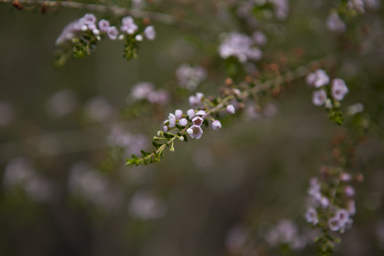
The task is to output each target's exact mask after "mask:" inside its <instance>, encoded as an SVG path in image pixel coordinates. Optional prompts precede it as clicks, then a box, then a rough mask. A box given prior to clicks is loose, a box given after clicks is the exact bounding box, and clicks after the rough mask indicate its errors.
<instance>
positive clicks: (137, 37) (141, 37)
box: [135, 35, 143, 42]
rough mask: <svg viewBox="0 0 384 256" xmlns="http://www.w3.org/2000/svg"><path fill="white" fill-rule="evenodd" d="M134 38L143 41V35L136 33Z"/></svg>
mask: <svg viewBox="0 0 384 256" xmlns="http://www.w3.org/2000/svg"><path fill="white" fill-rule="evenodd" d="M135 39H136V41H139V42H141V41H143V36H142V35H137V36H135Z"/></svg>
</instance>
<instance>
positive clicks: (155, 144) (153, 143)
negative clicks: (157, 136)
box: [152, 141, 160, 149]
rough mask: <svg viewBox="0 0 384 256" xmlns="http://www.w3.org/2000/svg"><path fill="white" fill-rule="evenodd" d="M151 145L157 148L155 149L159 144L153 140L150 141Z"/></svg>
mask: <svg viewBox="0 0 384 256" xmlns="http://www.w3.org/2000/svg"><path fill="white" fill-rule="evenodd" d="M152 145H153V146H154V147H155V148H157V149H159V147H160V145H159V144H157V143H156V142H154V141H152Z"/></svg>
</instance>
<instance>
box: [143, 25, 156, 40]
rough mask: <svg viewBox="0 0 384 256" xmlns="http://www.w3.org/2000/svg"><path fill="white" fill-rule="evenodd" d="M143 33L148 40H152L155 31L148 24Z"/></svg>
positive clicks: (154, 36)
mask: <svg viewBox="0 0 384 256" xmlns="http://www.w3.org/2000/svg"><path fill="white" fill-rule="evenodd" d="M144 35H145V37H146V38H147V39H148V40H154V39H155V38H156V31H155V28H154V27H153V26H148V27H146V28H145V29H144Z"/></svg>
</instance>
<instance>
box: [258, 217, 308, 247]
mask: <svg viewBox="0 0 384 256" xmlns="http://www.w3.org/2000/svg"><path fill="white" fill-rule="evenodd" d="M265 239H266V241H267V242H268V243H269V245H271V246H273V247H276V246H278V245H288V246H289V247H290V248H291V249H292V250H298V249H302V248H303V247H304V246H305V245H306V244H307V239H306V237H305V236H300V235H299V231H298V228H297V226H296V225H295V224H294V223H293V222H292V221H291V220H281V221H280V222H279V223H278V224H277V225H276V226H275V227H274V228H273V229H271V230H270V231H269V232H268V233H267V235H266V237H265Z"/></svg>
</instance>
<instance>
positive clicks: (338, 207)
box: [305, 134, 364, 256]
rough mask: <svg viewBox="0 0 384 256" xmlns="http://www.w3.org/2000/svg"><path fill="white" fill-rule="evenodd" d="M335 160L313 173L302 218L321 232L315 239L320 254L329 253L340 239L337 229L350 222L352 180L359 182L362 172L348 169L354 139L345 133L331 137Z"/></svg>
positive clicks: (353, 211)
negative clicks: (353, 172) (318, 173)
mask: <svg viewBox="0 0 384 256" xmlns="http://www.w3.org/2000/svg"><path fill="white" fill-rule="evenodd" d="M333 144H334V148H333V153H332V155H333V160H334V164H330V165H327V166H323V167H321V169H320V178H317V177H312V178H311V179H310V182H309V184H310V186H309V188H308V191H307V192H308V195H309V203H308V208H307V211H306V213H305V219H306V221H307V222H308V223H310V224H311V225H312V227H313V228H319V229H320V230H321V232H322V234H321V236H319V237H318V238H317V239H316V243H317V245H318V246H319V249H320V251H319V252H320V255H324V256H325V255H331V254H332V253H333V248H334V246H335V243H339V242H340V241H341V239H340V238H339V237H338V236H336V235H335V234H336V232H337V233H340V234H343V233H344V232H345V231H346V230H347V229H350V228H351V227H352V224H353V219H352V216H353V215H355V213H356V208H355V201H354V199H353V198H354V196H355V189H354V188H353V187H352V185H351V183H352V182H353V181H357V182H362V181H363V180H364V178H363V176H362V174H351V173H350V172H348V169H349V163H350V162H351V158H353V156H354V153H353V152H354V147H353V145H354V143H352V141H351V138H349V137H347V136H345V135H340V134H338V135H336V136H335V138H334V139H333Z"/></svg>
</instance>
